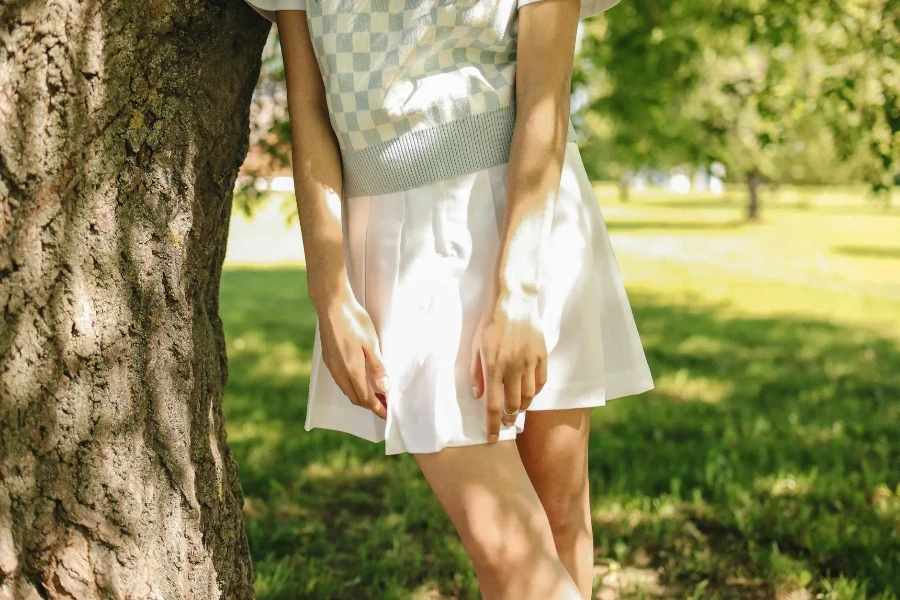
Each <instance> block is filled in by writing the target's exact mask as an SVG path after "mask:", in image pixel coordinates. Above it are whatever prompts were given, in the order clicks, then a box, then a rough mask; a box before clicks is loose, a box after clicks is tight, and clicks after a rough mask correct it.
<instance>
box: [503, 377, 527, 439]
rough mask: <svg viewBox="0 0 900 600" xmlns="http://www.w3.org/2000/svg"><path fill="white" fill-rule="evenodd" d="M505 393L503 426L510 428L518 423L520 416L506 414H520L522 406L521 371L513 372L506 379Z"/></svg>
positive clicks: (504, 383)
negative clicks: (517, 418) (517, 419)
mask: <svg viewBox="0 0 900 600" xmlns="http://www.w3.org/2000/svg"><path fill="white" fill-rule="evenodd" d="M503 391H504V398H503V405H504V410H503V412H501V416H502V417H503V424H504V425H506V426H507V427H509V426H510V425H512V424H513V423H515V422H516V417H517V416H518V414H512V415H508V414H506V413H518V410H519V406H520V405H521V404H522V373H521V371H518V370H513V371H511V372H509V373H508V374H507V375H506V376H505V377H504V382H503Z"/></svg>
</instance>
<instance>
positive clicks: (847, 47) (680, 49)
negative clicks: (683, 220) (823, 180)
mask: <svg viewBox="0 0 900 600" xmlns="http://www.w3.org/2000/svg"><path fill="white" fill-rule="evenodd" d="M897 12H898V8H897V7H896V3H894V4H889V3H888V2H887V0H841V1H839V2H830V3H809V2H782V3H767V2H758V1H756V0H708V1H706V2H687V1H679V0H675V1H673V2H668V3H656V2H650V1H649V0H634V1H632V2H628V3H622V4H621V5H620V6H617V7H616V9H615V12H611V13H610V16H609V19H608V20H607V21H596V22H594V23H591V25H590V26H589V29H588V33H589V35H588V36H586V39H585V43H584V45H583V47H582V48H583V52H582V57H583V61H582V62H581V67H582V68H581V73H580V75H579V80H580V81H582V82H585V83H587V84H588V85H593V86H595V89H594V90H593V93H592V97H594V98H595V100H594V101H593V102H592V103H591V104H590V105H589V111H591V112H593V113H595V114H596V115H599V116H600V118H601V119H605V122H606V123H607V126H606V129H607V131H606V132H604V131H603V128H595V131H596V132H598V133H599V134H600V135H601V136H602V135H604V134H605V137H606V138H607V139H608V142H609V143H610V147H611V151H610V154H609V157H611V158H612V159H613V162H614V163H617V168H618V170H620V171H621V170H624V169H625V168H628V167H633V166H640V165H648V166H651V167H658V166H667V167H668V166H673V165H676V164H680V163H684V162H687V163H691V164H695V165H696V164H703V163H708V162H710V161H713V160H719V161H722V162H723V163H725V165H726V166H727V167H728V168H729V172H730V174H731V177H738V178H743V180H744V181H745V182H746V183H747V188H748V208H747V211H748V216H749V217H750V218H755V217H756V216H757V215H758V207H759V201H758V198H759V186H760V184H761V183H762V182H763V180H769V181H773V182H782V181H791V180H798V179H799V180H806V181H809V180H810V179H811V178H815V176H816V174H818V175H819V176H822V174H823V173H827V172H828V171H833V170H834V169H843V170H844V171H845V173H846V170H847V168H848V167H850V172H849V173H846V174H847V175H848V176H849V177H851V178H852V179H855V180H863V179H864V180H866V181H868V182H869V183H870V184H872V186H873V187H874V188H875V189H885V187H886V185H888V183H889V182H890V181H891V180H892V178H893V176H894V175H895V174H896V172H897V168H898V164H900V160H898V148H900V137H898V133H900V107H898V103H897V101H896V100H897V95H898V93H900V76H898V67H897V59H896V55H897V52H896V48H898V47H900V35H898V30H897V24H896V23H897V17H900V15H898V14H897ZM892 49H893V50H892ZM602 145H603V142H602V141H596V142H594V146H595V147H601V146H602ZM589 147H590V146H589ZM609 157H608V158H609ZM591 159H592V160H594V157H591ZM824 161H827V164H825V165H823V162H824ZM823 166H824V168H823ZM810 167H812V168H810ZM615 170H616V168H615V167H614V168H613V169H612V170H611V171H612V172H611V173H610V174H613V175H615ZM826 177H827V175H826Z"/></svg>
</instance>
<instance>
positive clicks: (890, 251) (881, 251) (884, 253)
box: [831, 246, 900, 259]
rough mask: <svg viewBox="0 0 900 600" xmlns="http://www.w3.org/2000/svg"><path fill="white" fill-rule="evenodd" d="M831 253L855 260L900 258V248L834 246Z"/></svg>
mask: <svg viewBox="0 0 900 600" xmlns="http://www.w3.org/2000/svg"><path fill="white" fill-rule="evenodd" d="M831 251H832V252H834V253H835V254H842V255H844V256H853V257H856V258H889V259H890V258H900V246H835V247H833V248H832V249H831Z"/></svg>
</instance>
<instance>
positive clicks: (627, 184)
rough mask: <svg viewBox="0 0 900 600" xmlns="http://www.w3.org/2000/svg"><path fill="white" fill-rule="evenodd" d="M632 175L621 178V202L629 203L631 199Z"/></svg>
mask: <svg viewBox="0 0 900 600" xmlns="http://www.w3.org/2000/svg"><path fill="white" fill-rule="evenodd" d="M631 185H632V178H631V177H622V178H621V179H619V202H622V203H627V202H628V201H629V200H631Z"/></svg>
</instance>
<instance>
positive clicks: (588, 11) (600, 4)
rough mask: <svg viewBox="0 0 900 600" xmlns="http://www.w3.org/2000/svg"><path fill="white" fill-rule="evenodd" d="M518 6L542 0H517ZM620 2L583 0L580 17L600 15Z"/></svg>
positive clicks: (616, 0) (614, 0)
mask: <svg viewBox="0 0 900 600" xmlns="http://www.w3.org/2000/svg"><path fill="white" fill-rule="evenodd" d="M516 1H517V3H518V4H517V8H522V7H523V6H525V5H526V4H531V3H532V2H540V0H516ZM618 3H619V0H581V13H579V15H578V18H579V19H587V18H588V17H592V16H594V15H599V14H600V13H602V12H603V11H605V10H608V9H610V8H612V7H613V6H615V5H616V4H618Z"/></svg>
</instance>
